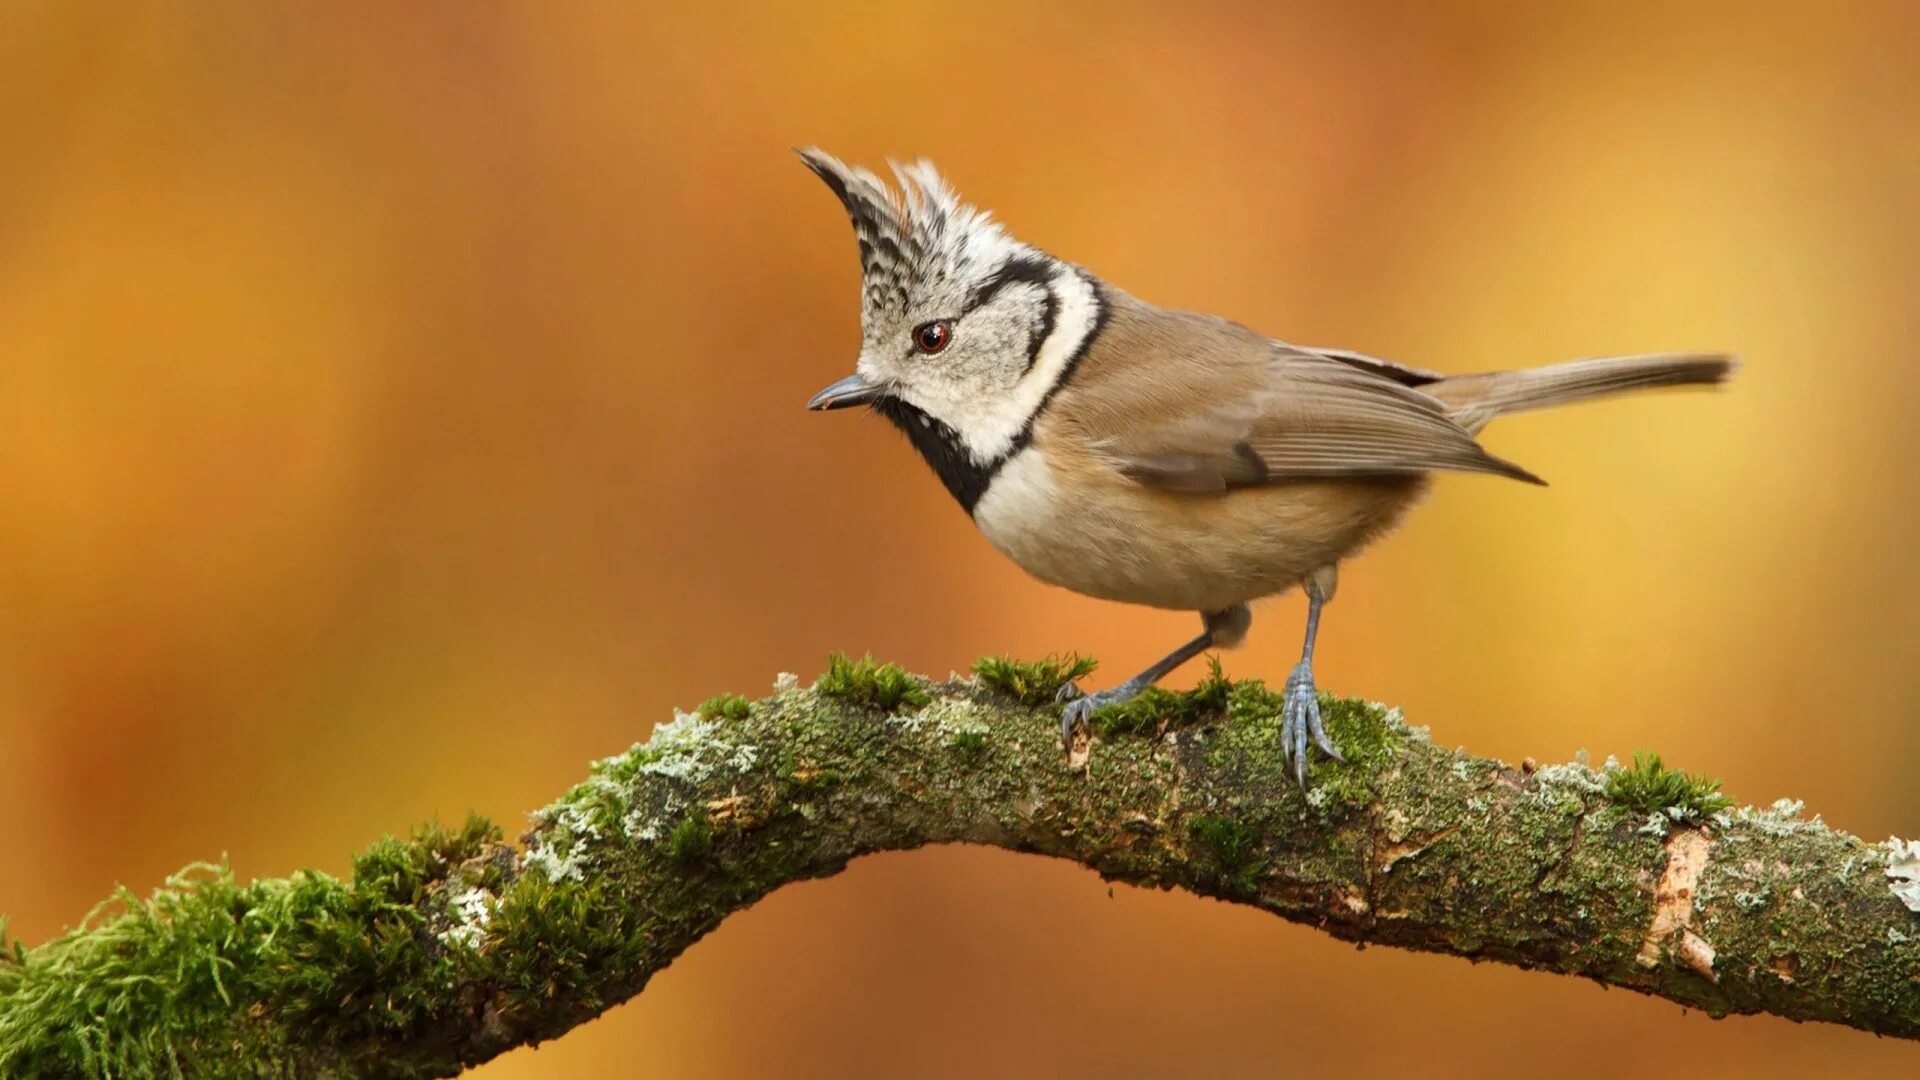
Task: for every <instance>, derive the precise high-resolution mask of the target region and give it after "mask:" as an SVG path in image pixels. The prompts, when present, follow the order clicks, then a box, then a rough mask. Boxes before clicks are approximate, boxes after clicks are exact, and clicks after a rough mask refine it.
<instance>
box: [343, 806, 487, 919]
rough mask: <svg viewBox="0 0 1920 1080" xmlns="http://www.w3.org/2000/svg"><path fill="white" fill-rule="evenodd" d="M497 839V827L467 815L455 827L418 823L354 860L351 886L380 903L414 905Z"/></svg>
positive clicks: (384, 840) (377, 844)
mask: <svg viewBox="0 0 1920 1080" xmlns="http://www.w3.org/2000/svg"><path fill="white" fill-rule="evenodd" d="M500 837H501V833H500V827H499V826H497V825H495V824H494V823H493V822H491V821H488V820H487V819H486V818H483V817H481V816H480V815H478V814H469V815H467V820H466V821H465V822H463V823H462V824H461V825H460V826H459V827H458V828H448V827H447V826H444V825H442V824H440V823H439V822H437V821H436V822H433V823H431V824H428V825H423V826H421V827H419V828H417V829H415V830H414V831H413V836H412V837H411V839H409V840H406V841H401V840H396V839H394V838H393V837H391V836H388V837H384V838H382V839H380V840H377V841H375V842H374V843H373V844H372V845H370V846H369V847H368V848H367V850H365V851H363V852H361V853H360V854H358V855H356V856H354V858H353V885H354V888H355V889H357V890H359V891H360V892H361V893H363V894H365V895H366V896H368V897H371V898H374V899H377V900H381V901H384V902H386V903H391V904H413V903H416V902H418V901H419V899H420V896H421V894H422V892H423V891H424V890H425V888H426V886H427V884H428V883H429V882H433V881H438V880H440V879H442V878H444V877H446V876H447V871H448V870H450V869H451V868H453V867H455V866H458V865H459V864H460V863H463V862H466V861H467V860H468V859H471V858H474V857H476V856H478V855H481V854H484V853H485V852H486V850H487V848H488V847H489V846H490V845H492V844H497V843H499V842H500Z"/></svg>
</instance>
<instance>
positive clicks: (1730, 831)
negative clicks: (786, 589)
mask: <svg viewBox="0 0 1920 1080" xmlns="http://www.w3.org/2000/svg"><path fill="white" fill-rule="evenodd" d="M783 679H784V680H785V682H784V686H783V687H782V688H779V689H777V692H776V693H775V694H774V695H773V696H771V697H768V698H766V699H765V700H762V701H759V702H754V703H751V704H749V703H747V702H745V701H744V700H742V699H730V700H722V701H716V702H713V703H709V704H708V705H707V706H704V707H703V712H702V713H697V714H686V715H682V716H680V717H678V718H677V719H676V720H675V722H673V723H672V724H669V725H663V726H662V727H661V728H660V729H658V730H657V731H656V732H655V733H654V735H653V737H652V739H651V740H650V741H649V742H648V743H646V744H642V745H638V746H635V747H634V748H633V749H632V750H630V751H628V752H627V753H625V754H621V755H619V756H616V757H613V758H608V759H607V760H605V761H602V762H599V763H597V764H596V765H595V766H594V768H593V772H592V774H591V776H590V777H589V778H588V779H587V780H586V781H584V782H583V783H581V784H579V785H578V786H576V787H575V788H573V789H572V790H571V791H569V792H567V793H566V794H565V795H563V796H561V797H560V799H559V800H558V801H556V802H554V803H553V804H552V805H550V806H548V807H546V808H545V809H543V810H540V811H538V812H536V813H535V814H534V815H533V825H532V827H531V829H530V830H529V831H528V832H527V833H526V834H525V835H524V836H523V837H521V838H520V843H519V844H509V843H507V842H505V841H504V840H503V838H502V837H501V835H500V833H499V831H498V830H497V829H494V828H493V827H492V826H490V825H488V824H487V823H485V822H484V821H480V820H478V819H474V820H470V821H469V822H468V823H467V824H466V825H465V826H463V827H460V828H451V829H449V828H439V827H435V828H429V829H425V830H421V831H420V832H417V833H416V834H415V835H414V836H413V837H412V838H411V839H410V840H406V841H399V840H387V841H382V842H381V843H379V844H376V845H375V846H374V847H373V848H371V849H369V850H368V851H367V852H366V853H365V854H363V855H362V856H360V857H359V858H357V859H356V860H355V872H354V875H353V878H352V880H350V881H343V880H337V879H334V878H332V877H329V876H327V875H323V874H317V873H312V872H305V873H300V874H296V875H294V876H293V877H291V878H287V879H278V880H269V881H257V882H251V883H239V882H235V881H234V880H233V879H232V877H231V875H230V874H228V873H227V872H226V871H225V869H224V868H221V867H200V868H194V869H191V870H189V871H187V872H184V873H183V874H182V875H180V876H178V877H176V878H175V879H173V880H171V881H170V882H169V883H168V885H167V886H166V887H165V888H163V889H161V890H159V891H158V892H156V893H155V894H154V895H153V896H152V897H151V898H149V899H146V900H137V899H135V898H133V897H131V896H124V895H123V897H122V898H121V902H122V906H121V908H120V909H119V910H117V911H115V912H114V913H112V914H110V915H107V916H104V917H99V918H92V919H91V920H90V925H83V926H82V927H81V928H80V929H78V930H75V931H73V932H71V933H69V934H68V935H67V936H65V937H63V938H61V939H58V940H56V941H53V942H50V943H48V944H45V945H42V946H40V947H38V948H35V949H31V950H26V949H22V948H20V947H19V946H18V945H14V946H10V947H5V948H0V1075H9V1076H12V1075H40V1074H42V1073H44V1074H47V1075H72V1074H80V1075H114V1076H139V1075H146V1074H160V1075H167V1074H170V1073H172V1072H174V1071H175V1070H177V1071H178V1072H179V1073H181V1074H184V1075H229V1074H244V1075H250V1076H251V1075H268V1076H272V1075H298V1076H314V1075H322V1076H444V1075H450V1074H452V1073H455V1072H458V1071H459V1070H460V1069H461V1068H463V1067H465V1066H468V1065H472V1064H475V1063H477V1062H482V1061H485V1060H487V1059H489V1058H491V1057H493V1056H495V1055H497V1054H499V1053H501V1052H502V1051H505V1050H507V1049H510V1048H512V1047H515V1046H520V1045H525V1044H529V1043H535V1042H539V1041H541V1040H543V1039H549V1038H553V1037H554V1036H557V1035H559V1034H561V1033H562V1032H565V1031H567V1030H568V1029H569V1028H572V1027H573V1026H575V1025H577V1024H580V1023H583V1022H585V1021H587V1020H589V1019H591V1018H593V1017H594V1016H596V1015H598V1014H599V1013H600V1012H602V1011H603V1010H605V1009H607V1008H608V1007H610V1006H612V1005H614V1004H617V1003H619V1002H620V1001H623V1000H625V999H627V998H629V997H631V996H633V995H634V994H637V993H639V992H640V990H641V989H642V988H644V987H645V985H646V983H647V980H648V979H649V978H650V977H651V976H652V975H653V974H654V973H655V972H657V971H659V970H660V969H661V968H663V967H665V966H666V965H667V964H668V963H670V962H671V961H672V960H673V958H674V957H676V956H678V955H679V954H680V952H681V951H682V950H684V949H685V948H687V946H689V945H691V944H692V943H693V942H694V941H696V940H698V939H699V938H700V937H701V936H702V935H704V934H706V933H707V932H708V931H710V930H712V929H713V928H714V927H716V926H718V925H719V924H720V922H721V921H722V920H723V919H725V918H726V917H727V916H728V915H729V914H731V913H733V912H735V911H738V910H740V909H742V908H744V907H746V906H748V905H750V904H752V903H753V902H755V901H756V900H758V899H760V898H761V897H762V896H765V895H766V894H767V893H769V892H771V891H773V890H774V889H777V888H779V887H780V886H782V885H784V884H787V883H788V882H792V881H798V880H801V879H805V878H815V877H823V876H826V875H829V874H833V873H837V872H838V871H840V870H841V869H842V868H844V867H845V866H846V865H847V863H848V862H850V861H851V860H853V859H855V858H857V857H859V856H861V855H865V854H868V853H871V852H879V851H894V850H902V849H908V848H915V847H919V846H921V845H923V844H940V843H956V842H958V843H976V844H990V845H993V846H996V847H1002V848H1007V849H1010V850H1014V851H1024V852H1032V853H1035V854H1041V855H1050V856H1054V857H1057V858H1064V859H1072V860H1074V861H1076V862H1079V863H1082V864H1083V865H1086V866H1088V867H1091V868H1092V869H1094V870H1096V871H1098V872H1099V873H1100V874H1101V876H1102V877H1105V878H1107V879H1110V880H1117V881H1124V882H1129V883H1132V884H1137V885H1142V886H1151V887H1157V888H1180V889H1185V890H1188V891H1191V892H1194V893H1198V894H1200V895H1203V896H1211V897H1217V898H1219V899H1223V900H1228V901H1233V902H1236V903H1242V904H1249V905H1252V906H1255V907H1259V908H1261V909H1264V910H1266V911H1269V912H1271V913H1273V914H1275V915H1278V916H1280V917H1282V918H1285V919H1290V920H1293V921H1295V922H1300V923H1304V924H1306V925H1309V926H1313V927H1316V928H1318V929H1320V930H1323V931H1325V932H1327V933H1330V934H1333V935H1334V936H1336V937H1339V938H1342V939H1346V940H1350V941H1355V942H1367V943H1372V944H1380V945H1393V946H1398V947H1402V948H1410V949H1421V950H1426V951H1431V952H1445V953H1453V954H1456V955H1459V956H1463V957H1468V958H1472V959H1476V960H1493V961H1498V962H1501V963H1508V964H1514V965H1517V966H1520V967H1525V968H1534V969H1540V970H1544V971H1550V972H1557V973H1561V974H1566V975H1579V976H1584V977H1587V978H1590V979H1594V980H1597V981H1600V982H1603V983H1607V984H1610V985H1614V986H1621V987H1626V988H1628V989H1632V990H1637V991H1641V992H1643V993H1647V994H1652V995H1656V996H1659V997H1663V998H1667V999H1669V1000H1671V1001H1674V1002H1677V1003H1680V1004H1682V1005H1685V1006H1688V1007H1692V1008H1698V1009H1702V1010H1705V1011H1707V1012H1709V1013H1711V1014H1713V1015H1716V1016H1721V1015H1726V1014H1729V1013H1760V1012H1764V1013H1772V1014H1775V1015H1778V1016H1783V1017H1788V1018H1791V1019H1794V1020H1825V1021H1831V1022H1834V1023H1840V1024H1847V1025H1850V1026H1853V1027H1856V1028H1860V1029H1862V1030H1865V1031H1871V1032H1875V1033H1877V1034H1881V1035H1891V1036H1898V1037H1901V1038H1916V1037H1920V914H1916V913H1915V911H1914V910H1910V909H1909V907H1908V902H1912V903H1915V904H1920V897H1913V898H1912V899H1911V900H1910V901H1908V902H1903V900H1902V899H1901V896H1900V895H1899V894H1898V893H1897V892H1896V889H1897V888H1900V887H1903V886H1904V887H1906V888H1907V889H1908V891H1909V895H1911V893H1913V892H1920V887H1913V886H1911V878H1912V877H1914V876H1920V866H1917V867H1914V868H1913V872H1912V873H1911V874H1906V869H1907V867H1906V863H1905V862H1904V861H1903V860H1912V861H1914V862H1920V859H1913V858H1912V857H1913V856H1915V855H1916V854H1920V851H1910V850H1907V849H1906V848H1904V847H1903V846H1902V845H1899V844H1893V843H1890V844H1888V845H1876V844H1868V843H1866V842H1863V841H1862V840H1860V839H1858V838H1856V837H1853V836H1849V835H1847V834H1845V833H1841V832H1838V831H1835V830H1832V829H1829V828H1828V827H1826V826H1825V825H1823V824H1821V823H1820V821H1819V819H1818V818H1817V817H1816V818H1814V819H1812V820H1810V821H1808V820H1802V819H1801V818H1800V816H1799V813H1798V809H1799V808H1798V807H1797V805H1792V804H1785V803H1782V804H1776V805H1775V806H1774V807H1773V808H1771V809H1768V810H1753V809H1746V810H1739V811H1731V812H1727V811H1720V812H1717V813H1711V812H1707V811H1706V810H1703V809H1702V808H1700V807H1698V806H1693V807H1689V806H1685V805H1675V806H1674V807H1672V808H1671V809H1663V808H1661V807H1658V806H1648V805H1646V804H1645V803H1644V801H1643V802H1641V803H1640V804H1639V805H1626V802H1627V801H1628V800H1627V799H1626V798H1625V796H1623V795H1622V792H1623V791H1625V790H1626V788H1624V787H1622V786H1621V785H1619V784H1615V783H1611V782H1610V781H1611V779H1612V778H1613V777H1615V776H1617V775H1619V774H1618V773H1617V772H1616V771H1615V770H1614V767H1612V766H1611V765H1610V766H1609V767H1608V768H1607V769H1602V770H1595V769H1591V768H1588V767H1587V766H1585V765H1584V764H1567V765H1557V766H1551V767H1547V768H1534V767H1532V766H1531V764H1530V763H1529V764H1528V765H1526V766H1522V767H1519V768H1516V767H1512V766H1509V765H1506V764H1504V763H1501V762H1499V761H1493V760H1489V759H1486V758H1479V757H1474V756H1471V755H1468V754H1465V753H1460V752H1457V751H1450V750H1446V749H1443V748H1440V747H1438V746H1435V745H1433V744H1432V743H1430V742H1429V741H1428V740H1427V738H1426V735H1425V733H1424V731H1422V730H1418V729H1413V728H1409V727H1408V726H1406V725H1405V724H1404V723H1403V722H1402V721H1401V720H1400V718H1399V716H1398V714H1397V713H1396V712H1394V711H1390V710H1387V709H1385V708H1383V707H1380V706H1375V705H1366V704H1363V703H1359V702H1354V701H1347V700H1342V699H1335V698H1324V699H1323V704H1324V705H1325V708H1326V712H1327V714H1328V726H1329V729H1330V730H1331V732H1332V733H1333V735H1334V737H1335V739H1336V740H1337V741H1338V742H1339V743H1340V745H1341V746H1342V747H1343V748H1344V749H1345V751H1346V756H1347V761H1346V762H1345V763H1339V762H1331V761H1317V762H1316V763H1315V764H1314V766H1313V768H1312V774H1311V782H1310V785H1309V787H1308V789H1307V790H1306V791H1304V792H1303V791H1302V790H1301V789H1300V788H1299V787H1297V786H1296V785H1295V784H1294V782H1293V781H1292V780H1291V778H1290V775H1289V773H1288V771H1287V769H1286V767H1285V762H1284V761H1283V760H1282V758H1281V755H1280V753H1279V749H1278V744H1279V739H1278V724H1279V721H1278V716H1277V709H1278V700H1277V698H1276V697H1275V696H1274V695H1272V694H1270V693H1269V692H1267V691H1266V690H1265V689H1264V688H1263V687H1261V686H1259V685H1258V684H1256V683H1241V684H1236V685H1235V686H1233V687H1232V689H1231V690H1230V691H1229V690H1228V689H1227V688H1226V685H1225V684H1224V683H1218V682H1214V683H1211V684H1210V685H1209V686H1205V687H1203V688H1202V690H1201V691H1197V692H1195V693H1193V694H1188V695H1165V694H1162V695H1158V696H1157V697H1155V698H1153V699H1151V700H1149V702H1147V703H1146V705H1144V706H1142V707H1141V708H1139V709H1135V710H1133V711H1132V712H1131V713H1129V714H1127V715H1126V716H1125V717H1123V718H1122V719H1120V720H1116V721H1113V722H1106V723H1103V724H1102V725H1100V727H1101V730H1102V731H1103V732H1104V734H1102V735H1100V736H1099V737H1096V738H1095V739H1094V740H1092V743H1091V745H1090V746H1089V745H1088V744H1086V743H1082V744H1081V745H1079V746H1078V747H1077V748H1076V752H1075V753H1074V754H1072V755H1067V754H1064V753H1063V752H1062V751H1061V748H1060V746H1059V741H1058V740H1059V737H1058V726H1057V725H1058V716H1059V713H1058V708H1057V706H1053V705H1051V704H1049V703H1047V702H1046V701H1045V699H1046V698H1047V697H1048V696H1049V695H1048V694H1047V693H1046V691H1047V690H1048V689H1050V687H1049V686H1045V685H1042V686H1040V687H1038V688H1037V689H1036V687H1034V686H1032V685H1013V684H1009V683H1007V682H1006V680H1004V679H1003V680H1001V682H1002V685H1010V686H1012V688H1013V689H1014V690H1016V691H1018V692H1020V693H1021V695H1022V696H1023V697H1024V698H1025V699H1026V700H1027V701H1028V702H1031V704H1023V703H1022V702H1021V701H1020V700H1017V699H1016V698H1014V697H1013V696H1011V695H1010V694H1008V693H1006V692H1004V691H1003V690H1002V689H997V688H995V687H993V686H989V685H986V684H984V683H982V682H980V681H977V680H958V679H956V680H954V681H951V682H947V683H944V684H940V685H933V686H923V688H921V689H918V690H916V689H915V687H916V686H921V685H922V684H918V683H907V684H905V685H906V686H907V691H906V692H905V694H904V696H905V700H904V701H901V702H899V703H897V704H895V705H894V707H893V708H891V709H884V708H880V707H878V706H876V705H875V704H873V702H874V701H887V700H888V699H889V698H891V697H893V696H899V695H898V691H899V687H898V686H896V687H894V688H893V690H891V691H889V690H888V689H886V688H885V687H884V686H883V687H881V688H880V689H879V690H877V691H876V690H875V687H874V684H872V683H871V682H868V683H865V684H860V685H857V686H854V687H853V688H851V689H849V688H847V687H845V686H840V687H837V689H838V690H839V695H838V696H836V695H835V694H830V693H827V692H824V691H823V690H822V689H817V688H816V689H808V688H801V687H798V686H796V685H793V682H792V680H791V678H790V677H783ZM883 681H884V680H883ZM1044 681H1045V680H1042V682H1044ZM1056 681H1057V680H1056ZM823 686H824V684H823ZM861 698H865V699H866V702H867V703H862V701H861V700H860V699H861ZM1610 791H1611V792H1612V794H1609V792H1610ZM1903 852H1904V854H1903ZM1903 874H1906V876H1905V877H1903V876H1902V875H1903Z"/></svg>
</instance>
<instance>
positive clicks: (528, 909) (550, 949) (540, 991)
mask: <svg viewBox="0 0 1920 1080" xmlns="http://www.w3.org/2000/svg"><path fill="white" fill-rule="evenodd" d="M621 888H624V886H623V885H622V884H620V883H618V882H605V881H602V880H599V879H594V880H589V881H585V882H580V881H558V882H556V881H550V880H548V879H547V877H546V876H545V875H542V874H527V875H525V876H523V877H521V878H520V879H518V880H517V881H515V882H514V883H513V887H512V888H511V889H509V890H508V891H507V893H506V895H504V896H502V897H501V898H500V905H499V907H498V908H497V909H496V911H495V912H494V916H493V921H492V923H491V925H490V926H489V928H488V932H489V934H490V935H491V943H490V946H489V948H487V949H486V950H485V952H484V953H483V954H482V955H481V957H480V961H481V963H482V964H484V965H485V966H484V968H483V970H482V971H480V972H479V973H478V977H479V979H480V980H481V981H482V982H485V983H490V984H492V985H494V986H497V987H499V988H500V991H501V992H502V994H503V995H504V996H505V998H506V1001H505V1003H504V1008H503V1011H504V1012H506V1013H507V1014H508V1015H529V1014H539V1013H551V1012H552V1011H553V1008H554V1003H555V1002H556V1001H565V1002H568V1003H569V1007H570V1008H572V1009H576V1010H578V1011H579V1012H580V1014H582V1015H592V1014H593V1013H596V1012H599V1011H600V1010H602V1009H604V1008H606V1007H608V1006H609V1005H612V1004H614V1002H615V1001H616V1000H618V998H613V999H609V997H608V996H606V995H607V993H608V991H609V989H610V988H613V987H618V986H620V985H621V984H622V980H623V978H625V977H627V976H629V975H630V974H631V973H634V972H637V971H640V970H641V969H642V967H643V965H644V963H645V961H646V959H647V958H648V955H649V952H648V945H649V940H648V935H647V931H648V925H647V923H646V922H645V921H644V917H643V916H642V915H640V914H639V913H637V912H635V911H634V910H633V905H632V904H630V903H627V902H623V901H622V900H619V899H610V898H609V897H608V895H607V894H608V892H609V891H611V890H617V889H621ZM564 1026H566V1025H564V1024H561V1025H556V1026H555V1027H554V1028H553V1030H551V1031H549V1032H548V1033H547V1034H549V1035H557V1034H559V1032H560V1030H562V1029H563V1028H564Z"/></svg>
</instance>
